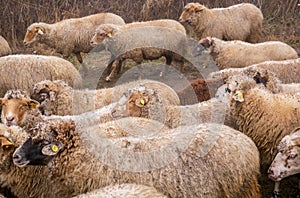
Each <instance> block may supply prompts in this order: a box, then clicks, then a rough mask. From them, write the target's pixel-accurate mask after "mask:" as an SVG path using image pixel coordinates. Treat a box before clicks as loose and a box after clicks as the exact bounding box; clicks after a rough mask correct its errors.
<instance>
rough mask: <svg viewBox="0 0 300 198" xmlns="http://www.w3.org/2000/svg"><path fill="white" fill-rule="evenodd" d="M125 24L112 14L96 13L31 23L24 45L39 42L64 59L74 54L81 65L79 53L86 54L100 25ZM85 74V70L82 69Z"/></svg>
mask: <svg viewBox="0 0 300 198" xmlns="http://www.w3.org/2000/svg"><path fill="white" fill-rule="evenodd" d="M104 23H112V24H117V25H123V24H125V22H124V20H123V19H122V18H121V17H120V16H118V15H116V14H113V13H98V14H93V15H89V16H85V17H82V18H71V19H65V20H62V21H59V22H57V23H53V24H47V23H33V24H31V25H30V26H29V27H28V28H27V32H26V34H25V38H24V45H30V44H31V43H34V42H39V43H43V44H46V45H48V46H49V47H50V48H53V49H56V51H57V52H58V53H61V54H62V55H63V56H64V57H65V58H67V57H69V56H70V55H71V53H74V54H75V55H76V57H77V60H78V61H79V62H80V63H82V62H83V60H82V57H81V55H80V52H84V53H87V52H89V51H90V50H91V49H92V48H93V47H92V46H91V45H90V40H91V38H92V36H93V34H94V32H95V30H96V28H97V27H98V26H99V25H100V24H104ZM79 29H80V31H79ZM83 69H84V72H86V70H87V68H83Z"/></svg>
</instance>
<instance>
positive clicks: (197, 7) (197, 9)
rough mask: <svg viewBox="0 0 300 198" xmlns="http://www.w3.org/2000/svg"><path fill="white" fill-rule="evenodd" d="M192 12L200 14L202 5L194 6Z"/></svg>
mask: <svg viewBox="0 0 300 198" xmlns="http://www.w3.org/2000/svg"><path fill="white" fill-rule="evenodd" d="M194 10H195V12H201V11H202V10H204V6H203V5H197V6H194Z"/></svg>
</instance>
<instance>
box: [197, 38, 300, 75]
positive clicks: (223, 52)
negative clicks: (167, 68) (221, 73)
mask: <svg viewBox="0 0 300 198" xmlns="http://www.w3.org/2000/svg"><path fill="white" fill-rule="evenodd" d="M199 45H202V46H203V47H204V49H205V52H206V53H208V54H210V55H212V58H213V59H214V61H215V62H216V64H217V66H218V68H219V69H220V70H222V69H225V68H238V67H246V66H249V65H253V64H257V63H261V62H264V61H279V60H288V59H296V58H298V54H297V52H296V50H295V49H293V48H292V47H291V46H289V45H287V44H286V43H283V42H280V41H267V42H263V43H256V44H251V43H247V42H243V41H239V40H235V41H223V40H220V39H218V38H215V37H207V38H203V39H201V40H200V41H199ZM201 53H202V49H201V50H200V51H197V47H196V48H195V55H196V56H197V55H199V54H201Z"/></svg>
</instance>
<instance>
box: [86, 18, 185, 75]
mask: <svg viewBox="0 0 300 198" xmlns="http://www.w3.org/2000/svg"><path fill="white" fill-rule="evenodd" d="M140 35H143V37H141V36H140ZM128 41H130V42H128ZM91 44H93V45H99V44H104V46H105V48H106V49H107V50H108V51H109V52H110V53H111V55H112V58H111V61H110V62H111V64H109V65H108V71H109V70H110V68H111V67H113V70H112V71H111V73H110V74H109V76H107V78H106V80H107V81H110V80H111V79H112V78H113V76H114V74H115V73H116V71H117V70H120V67H121V64H122V62H123V61H124V60H125V59H132V60H134V61H135V62H136V63H137V64H138V65H140V64H141V63H142V61H143V60H154V59H158V58H160V57H162V56H164V57H165V58H166V64H167V65H170V64H171V63H174V64H175V65H179V66H180V71H181V72H183V67H184V64H183V63H184V62H183V61H184V58H183V57H182V56H183V54H184V52H185V48H186V47H185V46H186V32H185V29H184V27H183V26H182V25H181V24H180V23H179V22H177V21H175V20H169V19H164V20H153V21H144V22H134V23H128V24H126V25H122V26H118V25H114V24H103V25H100V26H99V27H98V28H97V29H96V32H95V34H94V36H93V38H92V39H91ZM112 60H115V61H114V62H112Z"/></svg>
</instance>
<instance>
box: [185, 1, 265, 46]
mask: <svg viewBox="0 0 300 198" xmlns="http://www.w3.org/2000/svg"><path fill="white" fill-rule="evenodd" d="M179 21H180V22H181V23H184V24H186V27H187V29H188V31H189V34H191V36H192V37H194V38H195V39H197V40H200V39H202V38H205V37H207V36H213V37H216V38H219V39H223V40H228V41H229V40H242V41H247V42H250V43H257V42H259V41H260V39H261V35H262V21H263V14H262V12H261V10H260V9H258V8H257V7H256V6H255V5H253V4H249V3H242V4H237V5H234V6H230V7H228V8H214V9H208V8H207V7H205V6H203V5H201V4H199V3H188V4H187V5H186V6H185V7H184V10H183V12H182V14H181V16H180V18H179Z"/></svg>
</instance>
